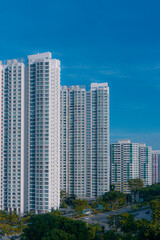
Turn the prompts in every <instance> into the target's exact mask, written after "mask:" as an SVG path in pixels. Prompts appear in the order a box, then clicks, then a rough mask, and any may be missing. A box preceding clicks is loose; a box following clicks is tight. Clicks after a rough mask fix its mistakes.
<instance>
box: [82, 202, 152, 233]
mask: <svg viewBox="0 0 160 240" xmlns="http://www.w3.org/2000/svg"><path fill="white" fill-rule="evenodd" d="M131 211H132V209H131V207H130V206H127V207H124V208H121V209H119V210H115V211H110V212H104V213H99V214H96V215H93V214H92V215H89V216H85V217H83V218H81V219H82V220H83V221H85V222H87V223H89V224H97V223H98V224H100V226H104V227H105V230H106V231H107V230H109V227H108V224H107V217H108V216H110V215H115V214H117V215H118V214H121V213H124V212H131ZM132 214H134V215H135V219H136V220H140V219H142V218H145V219H146V220H148V221H150V220H151V214H152V212H151V209H149V208H148V209H140V210H139V211H136V212H134V213H133V212H132Z"/></svg>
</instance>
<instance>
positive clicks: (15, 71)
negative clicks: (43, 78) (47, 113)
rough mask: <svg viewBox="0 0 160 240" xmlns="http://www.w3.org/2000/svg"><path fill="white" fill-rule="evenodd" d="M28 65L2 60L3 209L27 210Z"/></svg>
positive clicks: (0, 149) (0, 165)
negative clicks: (26, 67) (26, 87)
mask: <svg viewBox="0 0 160 240" xmlns="http://www.w3.org/2000/svg"><path fill="white" fill-rule="evenodd" d="M25 84H26V82H25V66H24V64H23V63H21V62H18V61H17V60H8V61H7V63H6V64H4V65H2V63H0V114H1V115H0V128H1V129H0V132H1V137H0V185H1V186H0V187H1V190H0V209H1V210H5V211H16V212H17V213H18V214H21V213H23V212H24V210H25V201H24V199H25V195H26V192H25V185H26V182H25V163H26V160H27V159H26V152H25V146H26V136H25V127H26V123H27V122H26V115H25V111H26V110H25V107H26V105H25V103H26V101H25V96H26V95H25Z"/></svg>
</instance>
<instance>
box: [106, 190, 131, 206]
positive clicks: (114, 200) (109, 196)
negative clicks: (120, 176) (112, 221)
mask: <svg viewBox="0 0 160 240" xmlns="http://www.w3.org/2000/svg"><path fill="white" fill-rule="evenodd" d="M103 201H105V202H108V203H110V205H111V208H112V209H114V208H115V207H117V206H119V207H121V206H123V205H124V203H125V202H126V195H125V194H123V193H121V192H119V191H115V190H113V191H111V192H107V193H105V194H104V195H103Z"/></svg>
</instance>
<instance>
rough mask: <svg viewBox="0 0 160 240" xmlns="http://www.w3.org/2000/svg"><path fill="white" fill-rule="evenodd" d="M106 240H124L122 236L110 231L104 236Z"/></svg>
mask: <svg viewBox="0 0 160 240" xmlns="http://www.w3.org/2000/svg"><path fill="white" fill-rule="evenodd" d="M104 240H122V236H121V235H120V234H117V233H115V232H114V231H113V230H110V231H107V232H106V233H105V234H104Z"/></svg>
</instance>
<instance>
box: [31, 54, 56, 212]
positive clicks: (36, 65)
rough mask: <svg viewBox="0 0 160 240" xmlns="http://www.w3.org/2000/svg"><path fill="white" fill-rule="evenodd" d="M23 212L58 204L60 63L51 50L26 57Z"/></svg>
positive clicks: (44, 210) (40, 210) (45, 208)
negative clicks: (26, 106)
mask: <svg viewBox="0 0 160 240" xmlns="http://www.w3.org/2000/svg"><path fill="white" fill-rule="evenodd" d="M27 192H28V195H27V199H28V201H27V202H28V204H27V211H31V210H33V211H35V212H36V213H44V212H48V211H50V210H51V209H52V208H53V209H57V208H58V207H59V203H60V62H59V60H56V59H52V57H51V53H50V52H47V53H42V54H36V55H31V56H28V186H27Z"/></svg>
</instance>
